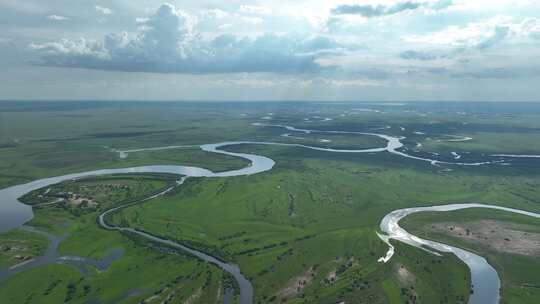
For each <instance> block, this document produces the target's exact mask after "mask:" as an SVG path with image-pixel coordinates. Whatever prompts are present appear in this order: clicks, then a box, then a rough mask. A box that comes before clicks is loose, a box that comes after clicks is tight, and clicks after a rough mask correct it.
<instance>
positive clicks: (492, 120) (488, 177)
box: [0, 103, 540, 304]
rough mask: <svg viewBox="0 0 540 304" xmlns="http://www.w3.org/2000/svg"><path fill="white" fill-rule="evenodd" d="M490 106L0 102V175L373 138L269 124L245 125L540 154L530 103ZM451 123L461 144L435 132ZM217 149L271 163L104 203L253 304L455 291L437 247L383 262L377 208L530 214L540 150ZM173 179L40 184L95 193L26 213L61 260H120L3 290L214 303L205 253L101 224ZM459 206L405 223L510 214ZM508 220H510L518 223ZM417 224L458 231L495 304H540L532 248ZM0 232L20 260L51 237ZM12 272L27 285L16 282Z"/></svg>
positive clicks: (456, 265)
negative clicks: (245, 285) (498, 303)
mask: <svg viewBox="0 0 540 304" xmlns="http://www.w3.org/2000/svg"><path fill="white" fill-rule="evenodd" d="M497 107H498V106H496V105H493V107H492V108H489V107H488V108H485V107H481V106H478V108H476V107H473V108H470V107H466V109H465V110H463V109H461V108H459V107H458V106H453V105H452V106H450V105H448V106H436V105H407V106H404V107H376V106H372V105H370V106H367V105H325V104H321V105H319V104H302V103H291V104H268V103H262V104H259V105H257V106H250V105H246V104H225V105H223V104H205V105H202V106H201V105H194V104H189V103H188V104H146V103H145V104H141V105H137V106H135V105H127V104H122V103H112V104H110V105H107V104H101V103H88V104H86V103H83V104H81V105H80V107H74V106H72V105H69V106H68V105H65V104H61V105H57V106H54V105H47V104H46V105H43V106H39V107H38V106H35V107H30V108H24V107H22V106H14V105H2V104H0V109H1V110H0V129H1V130H2V132H0V188H3V187H6V186H8V185H15V184H18V183H22V182H27V181H31V180H33V179H36V178H41V177H48V176H54V175H60V174H64V173H70V172H80V171H85V170H91V169H99V168H113V167H114V168H120V167H130V166H138V165H159V164H163V165H165V164H179V165H180V164H181V165H191V166H200V167H205V168H209V169H212V170H214V171H225V170H230V169H234V168H240V167H243V166H246V165H248V163H247V162H246V161H244V160H241V159H238V158H233V157H228V156H224V155H218V154H212V153H207V152H203V151H200V150H199V149H197V148H182V149H172V150H161V151H144V152H136V153H130V154H129V155H128V157H127V158H126V159H121V158H119V155H118V153H116V152H113V151H112V149H137V148H151V147H159V146H170V145H199V144H204V143H216V142H221V141H235V140H250V141H275V142H286V143H300V144H307V145H316V146H321V147H333V148H354V149H357V148H368V147H378V146H382V145H384V142H381V140H380V139H377V138H376V137H370V136H357V135H335V134H334V135H332V134H319V133H311V134H303V133H294V134H291V135H293V136H295V137H303V139H298V138H287V137H283V136H282V134H284V133H291V132H289V131H287V130H284V129H281V128H275V127H257V126H253V125H252V123H253V122H257V121H259V122H265V123H272V124H288V125H293V126H296V127H299V128H310V129H316V130H348V131H364V132H380V133H383V134H389V135H394V136H405V137H407V139H405V140H404V143H405V144H406V147H407V148H408V149H410V150H412V149H414V147H415V146H416V144H417V142H421V143H422V144H423V147H422V149H421V150H422V151H423V153H427V152H428V151H429V152H437V153H441V157H447V158H448V159H450V160H452V158H451V156H450V155H446V154H449V153H450V152H451V151H458V152H463V151H465V152H467V151H468V152H470V154H464V156H463V157H464V158H465V159H466V160H471V161H473V160H482V159H485V157H486V156H485V154H489V153H527V154H534V153H536V154H540V147H538V146H537V145H536V144H534V141H535V139H536V138H537V137H538V130H539V128H540V126H539V125H538V123H537V121H538V118H539V117H540V111H537V110H535V111H537V112H534V111H532V110H530V109H529V108H528V107H525V106H523V108H520V107H519V106H518V107H516V108H515V109H508V108H501V109H498V108H497ZM365 108H370V109H371V108H375V110H377V111H366V109H365ZM494 109H497V110H494ZM518 110H519V111H518ZM508 111H515V112H516V114H514V115H513V116H511V117H510V116H508V115H506V114H505V113H506V112H508ZM457 112H459V113H461V114H457ZM462 112H467V114H466V115H465V114H463V113H462ZM270 113H272V115H270ZM261 117H265V119H261ZM268 117H270V118H269V119H266V118H268ZM324 117H331V118H332V120H325V119H324ZM518 118H519V119H518ZM387 126H389V128H388V127H387ZM4 130H5V132H4ZM415 132H423V133H426V134H424V135H422V134H416V133H415ZM448 134H451V135H460V136H470V137H473V140H471V141H467V142H444V141H437V139H438V138H445V137H444V136H446V135H448ZM427 137H430V138H431V139H427ZM321 139H326V140H330V141H329V142H328V141H324V142H322V141H321ZM531 142H532V143H531ZM529 143H531V144H529ZM227 150H229V151H235V152H244V153H255V154H259V155H264V156H268V157H270V158H272V159H274V160H275V161H276V166H275V167H274V168H273V169H272V170H271V171H269V172H265V173H261V174H256V175H251V176H242V177H230V178H189V179H188V180H187V181H186V182H185V184H184V185H182V186H181V187H179V188H177V189H175V190H174V191H173V192H171V193H169V194H167V195H166V196H163V197H160V198H157V199H154V200H151V201H149V202H147V203H144V204H141V205H137V206H134V207H130V208H127V209H125V210H123V211H121V212H119V213H116V214H114V215H113V217H112V220H113V221H114V223H116V224H118V225H122V226H129V227H133V228H138V229H144V230H145V231H148V232H150V233H152V234H156V235H160V236H163V237H166V238H170V239H174V240H178V241H180V242H182V243H185V244H187V245H190V246H192V247H195V248H198V249H201V250H203V251H205V252H208V253H211V254H213V255H215V256H218V257H221V258H223V259H225V260H227V261H231V262H234V263H237V264H239V266H240V268H241V269H242V271H243V272H244V273H245V274H246V276H247V277H248V278H249V279H250V280H251V281H252V283H253V285H254V288H255V302H256V303H280V302H287V303H339V302H341V301H345V303H406V302H407V301H409V302H414V301H415V302H416V303H429V304H431V303H466V301H467V299H468V294H469V284H470V283H469V282H470V278H469V273H468V270H467V268H466V266H465V265H464V264H462V263H461V262H460V261H459V260H457V258H455V257H454V256H451V255H445V256H443V257H440V258H439V257H435V256H433V255H430V254H429V253H426V252H424V251H422V250H418V249H415V248H411V247H409V246H406V245H402V244H399V243H395V246H396V250H397V251H396V255H395V256H394V258H393V259H392V260H391V262H389V263H387V264H380V263H378V262H377V259H378V258H379V257H380V256H382V255H384V254H385V252H386V250H387V247H386V245H385V244H383V243H382V242H381V241H380V240H379V239H378V237H377V236H376V231H378V226H379V222H380V220H381V218H382V217H383V216H384V215H385V214H387V213H388V212H390V211H392V210H395V209H400V208H406V207H412V206H426V205H433V204H448V203H464V202H476V203H488V204H497V205H504V206H510V207H516V208H521V209H525V210H531V211H536V212H538V211H540V192H539V191H538V190H537V189H538V186H539V182H538V180H539V179H538V178H539V172H540V171H538V170H539V169H540V162H539V161H537V160H534V159H532V160H512V161H510V162H509V164H510V165H507V166H502V165H492V166H482V167H457V166H441V167H438V166H433V165H431V164H429V163H428V162H419V161H415V160H410V159H403V158H400V157H398V156H395V155H390V154H388V153H378V154H337V153H328V152H320V151H312V150H306V149H302V148H291V147H277V146H263V145H241V146H234V147H227ZM419 153H422V152H419ZM443 153H445V155H442V154H443ZM448 169H451V170H448ZM170 182H171V179H170V176H169V177H166V176H161V177H160V176H150V175H140V174H138V175H135V176H128V175H121V176H106V177H97V178H92V179H87V180H81V181H76V182H66V183H63V184H61V185H58V186H53V187H51V188H52V189H51V190H49V191H50V192H49V193H50V194H51V196H52V194H59V193H62V192H72V193H76V194H80V196H81V197H82V198H85V199H90V198H91V200H92V201H93V202H94V201H95V202H96V203H97V204H96V205H92V204H89V203H88V202H87V205H88V204H89V205H91V206H94V207H93V208H87V209H81V208H80V207H78V205H73V204H72V205H66V204H57V205H53V206H49V207H46V208H36V209H35V210H34V212H35V217H34V219H33V220H32V221H31V222H30V223H29V224H30V225H33V226H36V227H39V228H40V229H45V230H47V231H50V232H53V233H55V234H58V235H62V234H64V233H68V234H69V236H68V237H67V239H66V240H65V241H63V242H62V243H61V244H60V247H59V251H60V253H61V254H64V255H77V256H85V257H92V258H102V257H104V256H106V255H107V253H108V252H109V251H110V250H111V249H114V248H123V249H124V250H125V253H124V256H122V258H120V259H119V260H118V261H116V262H114V263H113V265H112V267H111V269H109V270H107V271H105V272H102V273H98V272H96V271H94V272H92V273H91V274H90V275H89V276H86V277H85V276H83V275H82V274H81V273H80V272H79V271H78V270H77V269H76V268H73V267H70V266H66V265H47V266H43V267H39V268H36V269H33V270H31V271H28V272H23V273H20V274H18V275H16V276H15V277H13V278H11V279H9V280H7V281H4V282H0V298H1V299H7V301H8V303H25V302H27V303H58V302H62V301H65V300H66V299H70V302H72V303H86V302H87V301H88V300H99V301H101V302H102V303H139V302H140V301H142V300H145V299H146V300H152V299H155V301H158V299H159V300H160V301H164V300H166V299H167V297H171V299H174V301H180V302H182V301H188V299H189V301H191V302H192V303H213V302H215V303H222V297H223V288H224V285H227V284H230V278H227V277H226V276H224V274H223V273H222V272H221V271H220V270H219V269H218V268H216V267H215V266H211V265H207V264H204V263H201V262H199V261H198V260H195V259H193V258H191V257H188V256H185V255H183V254H181V253H178V252H171V250H170V249H169V248H162V247H159V246H156V245H155V244H152V243H148V242H146V241H144V240H142V239H139V238H134V237H132V236H127V235H123V234H120V233H117V232H110V231H105V230H103V229H100V228H99V227H98V225H97V223H96V217H97V216H98V214H99V212H100V211H103V210H105V209H107V208H110V207H111V206H115V205H118V204H121V203H122V202H125V201H129V200H133V199H136V198H138V197H141V196H144V195H147V194H148V193H152V192H154V191H156V190H157V189H160V188H162V187H164V186H165V185H167V184H168V183H170ZM128 189H129V190H128ZM46 191H47V189H41V190H39V191H36V192H34V193H31V194H30V195H28V196H27V197H26V198H25V200H26V201H27V203H29V204H32V203H34V204H35V203H46V202H50V200H49V198H48V197H47V195H45V192H46ZM39 195H41V196H43V197H39ZM456 214H458V213H456ZM463 214H464V213H459V216H454V215H453V213H452V214H450V213H449V214H445V215H441V214H433V215H430V216H429V218H428V217H427V216H426V217H425V218H418V220H417V219H416V216H425V214H419V215H414V217H413V216H411V218H408V219H407V221H409V220H411V223H412V224H411V225H416V226H417V227H416V226H415V227H416V228H418V229H420V228H422V227H424V226H425V225H428V224H429V223H431V222H430V220H433V223H436V222H440V221H447V222H448V221H453V222H456V221H459V220H461V219H470V220H472V219H473V217H474V216H478V217H480V216H481V217H482V218H481V219H484V220H486V219H492V218H491V217H496V216H497V217H501V216H502V217H507V216H506V215H495V214H491V213H485V215H486V216H485V217H484V214H471V216H470V217H466V216H464V215H463ZM475 220H477V219H476V218H475ZM478 220H479V219H478ZM497 220H500V218H497ZM504 220H505V221H509V222H515V221H517V222H518V223H520V222H519V220H518V219H514V218H511V219H510V218H508V219H504ZM413 221H417V222H413ZM520 224H523V225H525V224H527V225H529V226H530V227H529V226H528V227H529V228H528V229H529V230H527V231H531V233H532V232H533V231H536V230H535V229H537V228H538V224H537V223H531V222H529V223H520ZM411 227H412V226H411ZM416 228H415V229H416ZM521 228H523V227H521ZM418 233H421V232H420V230H418ZM429 236H433V237H434V238H439V237H441V238H443V240H447V241H449V242H458V243H454V244H458V245H463V246H467V248H469V249H472V250H475V251H478V252H481V253H482V254H485V255H486V256H488V259H489V260H490V261H494V263H495V266H496V268H497V269H498V270H499V271H501V277H502V279H503V284H504V285H503V286H504V288H503V296H504V299H505V301H507V303H535V302H537V300H538V295H537V290H536V289H534V288H533V287H530V286H529V285H525V286H526V287H523V286H524V285H523V284H524V283H527V284H528V283H529V282H531V281H533V280H536V281H538V280H537V278H536V277H535V276H534V275H535V273H536V272H538V271H536V270H537V269H536V268H537V267H536V268H534V267H529V268H527V266H528V265H531V264H532V265H535V266H538V265H539V262H538V260H537V259H533V260H531V258H530V257H527V258H524V257H517V258H516V257H515V256H507V255H501V254H498V253H497V254H495V253H492V252H490V251H489V250H484V249H483V248H481V247H474V246H473V245H471V244H469V243H464V242H462V243H460V242H461V241H459V240H457V239H455V238H451V237H448V236H445V235H444V234H442V233H441V234H435V233H433V234H429ZM0 241H2V246H3V245H4V243H7V242H11V243H10V244H24V246H25V247H26V249H25V251H24V252H25V254H27V255H28V256H33V255H37V254H39V253H40V252H42V250H43V248H44V246H45V244H46V243H44V240H42V239H40V238H38V237H36V236H35V235H27V234H26V233H24V232H20V231H17V230H13V231H10V232H8V233H6V234H2V235H0ZM12 253H13V252H9V251H4V252H2V253H0V267H2V265H13V263H14V261H15V260H14V259H13V254H12ZM42 278H47V279H46V280H45V279H42ZM22 284H24V286H25V288H24V289H23V288H20V287H19V286H22ZM28 290H32V292H31V293H29V292H28ZM153 297H154V298H153ZM171 301H172V300H171Z"/></svg>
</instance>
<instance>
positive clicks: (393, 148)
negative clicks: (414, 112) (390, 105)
mask: <svg viewBox="0 0 540 304" xmlns="http://www.w3.org/2000/svg"><path fill="white" fill-rule="evenodd" d="M256 125H257V126H261V127H279V128H284V129H286V130H288V131H291V132H300V133H305V134H309V133H326V134H351V135H363V136H376V137H379V138H381V139H383V140H385V141H386V146H385V147H375V148H370V149H358V150H346V149H331V148H322V147H316V146H308V145H303V144H290V143H273V142H257V141H231V142H222V143H217V144H206V145H201V146H200V148H201V149H202V150H204V151H207V152H211V153H218V154H225V155H229V156H233V157H240V158H243V159H246V160H249V161H250V165H248V166H247V167H244V168H241V169H238V170H230V171H225V172H212V171H210V170H208V169H204V168H198V167H190V166H177V165H156V166H140V167H131V168H120V169H102V170H93V171H87V172H80V173H74V174H67V175H62V176H56V177H51V178H44V179H39V180H36V181H33V182H29V183H26V184H21V185H17V186H12V187H8V188H5V189H2V190H0V232H5V231H7V230H10V229H13V228H20V227H22V226H23V225H24V223H26V222H28V221H29V220H31V219H32V217H33V212H32V208H31V207H30V206H28V205H25V204H23V203H21V202H19V201H18V198H20V197H21V196H23V195H25V194H26V193H29V192H31V191H33V190H37V189H40V188H43V187H47V186H50V185H53V184H57V183H60V182H63V181H66V180H73V179H80V178H84V177H89V176H99V175H108V174H119V173H171V174H178V175H182V176H184V179H182V180H181V181H180V182H179V184H181V183H182V182H183V181H184V180H185V178H189V177H209V178H215V177H232V176H243V175H251V174H257V173H261V172H265V171H268V170H271V169H272V168H273V166H274V164H275V162H274V161H273V160H272V159H270V158H268V157H264V156H260V155H253V154H246V153H234V152H228V151H225V150H223V149H224V148H225V147H227V146H234V145H279V146H290V147H299V148H306V149H312V150H317V151H324V152H333V153H381V152H388V153H391V154H394V155H397V156H400V157H403V158H409V159H414V160H419V161H426V162H429V163H431V164H433V165H439V164H448V165H461V166H479V165H486V164H492V163H496V162H498V161H485V162H475V163H464V162H455V163H453V162H447V161H440V160H436V159H431V158H422V157H418V156H413V155H410V154H407V153H406V152H404V151H402V150H400V149H401V148H402V147H403V144H402V143H401V140H403V139H404V138H403V137H393V136H389V135H384V134H377V133H365V132H351V131H322V130H308V129H298V128H295V127H291V126H286V125H270V124H256ZM185 147H186V146H168V147H157V148H146V149H132V150H123V151H116V152H118V153H119V156H120V157H122V158H125V157H127V156H128V154H129V153H135V152H140V151H148V150H154V151H155V150H164V149H178V148H185ZM171 189H172V188H169V189H167V190H165V191H163V192H162V193H160V194H157V195H154V196H152V197H149V198H147V199H145V200H150V199H152V198H155V197H156V196H159V195H162V194H164V193H166V192H168V191H170V190H171ZM141 202H142V201H139V202H137V203H141ZM128 206H129V205H128ZM128 206H121V207H118V208H115V209H111V210H108V211H106V212H104V213H103V214H101V215H100V216H99V223H100V225H101V226H102V227H104V228H106V229H109V230H117V231H123V232H128V233H134V234H137V235H139V236H142V237H145V238H147V239H149V240H151V241H154V242H158V243H162V244H165V245H168V246H171V247H174V248H177V249H179V250H183V251H185V252H188V253H190V254H192V255H194V256H196V257H198V258H200V259H202V260H204V261H207V262H210V263H213V264H215V265H217V266H218V267H220V268H222V269H223V270H224V271H226V272H228V273H229V274H231V275H232V276H233V277H234V278H235V279H236V281H237V282H238V285H239V287H240V303H241V304H251V303H252V302H253V287H252V285H251V283H250V281H249V280H248V279H247V278H246V277H245V276H244V275H243V274H242V273H241V271H240V269H239V268H238V266H237V265H234V264H230V263H227V262H225V261H221V260H219V259H217V258H215V257H213V256H210V255H208V254H206V253H204V252H201V251H198V250H195V249H193V248H189V247H186V246H184V245H182V244H179V243H177V242H174V241H171V240H168V239H165V238H160V237H157V236H154V235H151V234H149V233H146V232H143V231H140V230H135V229H130V228H123V227H117V226H112V225H111V224H108V223H107V222H106V220H105V219H106V216H107V214H110V213H112V212H115V211H118V210H119V209H121V208H125V207H128ZM453 206H455V207H454V208H457V209H461V208H470V207H464V206H465V205H453ZM459 206H462V207H459ZM467 206H468V205H467ZM492 207H495V208H497V209H501V210H506V211H511V212H516V210H514V209H509V208H503V207H497V206H492ZM430 208H434V209H432V210H435V209H437V208H439V209H441V208H442V209H444V206H442V207H430ZM442 209H441V210H436V211H448V210H442ZM457 209H454V210H457ZM420 211H428V210H424V209H422V208H411V209H403V210H397V211H394V212H392V213H390V214H389V215H387V216H386V217H385V218H384V219H383V223H382V224H381V229H382V231H383V232H386V233H388V236H386V237H384V236H382V238H383V239H385V240H388V239H390V238H392V239H396V240H399V241H403V242H405V243H408V244H411V245H413V246H421V245H428V246H429V247H431V248H433V249H435V250H438V251H443V252H453V253H455V254H456V255H457V256H458V257H459V258H460V259H462V260H464V261H465V262H466V263H467V265H469V267H470V269H471V272H472V277H473V283H474V284H475V294H474V295H473V296H472V297H471V301H469V303H471V304H477V303H478V304H480V303H496V301H497V300H498V294H499V290H498V286H499V285H497V284H500V283H497V284H491V285H489V286H486V287H485V288H483V287H482V282H480V281H479V282H476V281H475V280H477V279H478V278H481V277H483V276H484V274H483V272H481V271H483V270H485V269H487V271H488V272H490V271H491V273H487V274H486V275H488V276H489V277H490V278H496V280H497V282H499V281H498V276H497V273H496V272H495V271H494V270H493V268H492V267H491V266H489V264H487V262H486V261H485V259H483V258H481V257H479V256H476V255H472V254H471V253H469V252H467V251H464V250H461V249H459V248H454V247H451V246H448V245H444V244H441V243H436V242H430V241H427V240H422V239H419V238H416V237H415V236H413V235H410V234H408V233H406V231H404V230H403V229H401V228H400V227H399V226H398V225H397V223H398V222H399V219H401V218H403V217H404V216H406V215H407V214H410V213H414V212H420ZM517 212H525V211H519V210H517ZM535 215H536V214H535ZM56 241H58V240H55V242H56ZM388 244H389V245H390V246H391V244H390V242H388ZM56 246H57V245H56ZM392 254H393V247H390V250H389V253H388V254H387V256H386V257H385V258H384V259H383V260H382V261H387V260H389V259H390V258H391V256H392ZM471 255H472V256H474V257H473V258H470V257H471ZM482 260H483V261H482ZM477 264H478V265H480V264H481V265H484V266H485V267H483V268H480V267H477V266H476V265H477ZM486 265H487V266H486ZM8 275H9V274H8ZM6 276H7V275H6ZM481 294H484V295H485V298H482V299H488V298H489V299H493V300H494V301H495V302H478V301H477V300H476V299H477V298H479V297H481Z"/></svg>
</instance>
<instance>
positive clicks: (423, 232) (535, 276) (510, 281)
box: [401, 209, 540, 304]
mask: <svg viewBox="0 0 540 304" xmlns="http://www.w3.org/2000/svg"><path fill="white" fill-rule="evenodd" d="M480 219H482V220H497V221H501V222H503V223H507V224H509V225H510V226H511V227H512V229H515V230H518V231H524V232H529V233H540V220H538V219H535V218H531V217H526V216H522V215H515V214H508V213H505V212H501V211H494V210H482V209H470V210H460V211H453V212H445V213H436V212H429V213H419V214H413V215H411V216H409V217H407V218H405V219H403V220H402V223H401V225H402V227H404V228H405V229H407V230H408V231H409V232H411V233H413V234H416V235H418V236H421V237H424V238H429V239H433V240H440V241H443V242H445V243H448V244H452V245H455V246H459V247H461V248H465V249H468V250H472V251H474V252H477V253H479V254H480V255H482V256H484V257H486V258H487V260H488V262H489V263H490V264H491V265H492V266H493V267H495V269H496V270H497V272H498V273H499V275H500V277H501V281H502V289H501V290H502V297H503V299H502V303H531V304H532V303H538V302H539V301H540V290H539V287H540V286H539V285H538V282H540V256H539V255H523V254H518V253H514V254H512V253H507V252H500V251H497V250H495V249H494V248H492V247H488V246H486V244H479V243H477V242H470V241H466V240H464V239H461V238H458V237H455V236H452V235H448V234H445V233H442V232H438V231H431V229H430V225H432V224H433V223H440V222H445V223H470V222H473V221H478V220H480ZM493 229H495V227H493ZM471 232H472V233H475V231H471ZM494 240H495V238H494ZM494 240H493V241H494ZM505 241H506V242H512V241H515V240H511V239H507V240H505Z"/></svg>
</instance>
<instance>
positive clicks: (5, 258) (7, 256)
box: [0, 230, 48, 268]
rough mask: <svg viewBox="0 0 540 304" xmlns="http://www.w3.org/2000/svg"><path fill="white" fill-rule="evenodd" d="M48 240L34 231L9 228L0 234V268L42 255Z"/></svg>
mask: <svg viewBox="0 0 540 304" xmlns="http://www.w3.org/2000/svg"><path fill="white" fill-rule="evenodd" d="M47 245H48V240H47V239H45V238H44V237H42V236H40V235H37V234H35V233H31V232H27V231H23V230H11V231H9V232H7V233H3V234H0V268H5V267H11V266H13V265H16V264H19V263H21V262H24V261H27V260H30V259H32V258H34V257H36V256H39V255H42V254H43V253H44V252H45V250H46V249H47Z"/></svg>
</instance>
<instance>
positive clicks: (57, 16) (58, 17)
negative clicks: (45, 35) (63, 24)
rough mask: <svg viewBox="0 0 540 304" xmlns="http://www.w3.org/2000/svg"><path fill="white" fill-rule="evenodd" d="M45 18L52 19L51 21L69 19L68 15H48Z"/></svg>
mask: <svg viewBox="0 0 540 304" xmlns="http://www.w3.org/2000/svg"><path fill="white" fill-rule="evenodd" d="M47 19H49V20H53V21H66V20H69V18H68V17H65V16H60V15H49V16H47Z"/></svg>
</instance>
